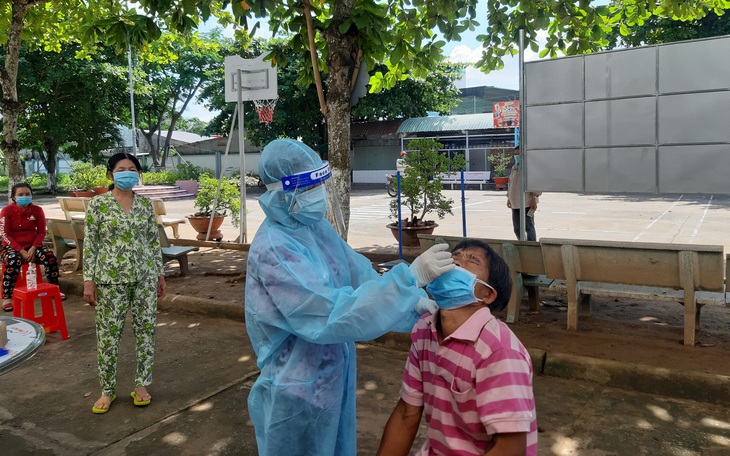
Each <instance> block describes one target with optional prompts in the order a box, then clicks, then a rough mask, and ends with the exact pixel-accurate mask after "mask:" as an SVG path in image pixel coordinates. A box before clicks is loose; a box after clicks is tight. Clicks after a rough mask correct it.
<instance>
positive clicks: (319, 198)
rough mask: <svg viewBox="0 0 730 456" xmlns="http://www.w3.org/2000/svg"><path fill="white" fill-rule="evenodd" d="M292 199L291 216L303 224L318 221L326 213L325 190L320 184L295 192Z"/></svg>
mask: <svg viewBox="0 0 730 456" xmlns="http://www.w3.org/2000/svg"><path fill="white" fill-rule="evenodd" d="M294 201H295V203H294V206H293V207H292V210H291V216H292V217H293V218H294V219H295V220H297V221H299V222H301V223H303V224H305V225H312V224H314V223H317V222H319V221H320V220H322V219H323V218H324V215H325V214H326V213H327V191H326V190H325V189H324V186H322V185H319V186H317V187H314V188H311V189H309V190H307V191H304V192H302V193H298V194H296V195H295V196H294Z"/></svg>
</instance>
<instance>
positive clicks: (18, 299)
mask: <svg viewBox="0 0 730 456" xmlns="http://www.w3.org/2000/svg"><path fill="white" fill-rule="evenodd" d="M38 299H40V300H41V314H40V315H36V313H35V302H36V300H38ZM13 316H14V317H19V318H25V319H27V320H33V321H35V322H36V323H38V324H40V325H43V329H45V331H46V333H50V332H54V331H59V330H60V331H61V339H68V329H67V328H66V315H65V314H64V313H63V301H62V300H61V289H60V288H59V287H58V285H54V284H52V283H39V284H38V287H37V288H36V289H34V290H28V288H27V287H26V286H25V284H23V285H17V286H16V287H15V289H14V290H13Z"/></svg>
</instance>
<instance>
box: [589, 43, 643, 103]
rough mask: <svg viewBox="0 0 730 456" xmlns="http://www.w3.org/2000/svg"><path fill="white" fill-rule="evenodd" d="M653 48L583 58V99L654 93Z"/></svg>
mask: <svg viewBox="0 0 730 456" xmlns="http://www.w3.org/2000/svg"><path fill="white" fill-rule="evenodd" d="M656 55H657V51H656V48H654V47H651V48H643V49H631V50H630V51H629V50H625V51H616V52H606V53H600V54H591V55H586V56H585V71H586V77H585V84H586V90H585V96H586V100H595V99H605V98H618V97H629V96H640V95H652V96H653V95H655V94H656V71H657V69H656V65H654V62H655V61H656Z"/></svg>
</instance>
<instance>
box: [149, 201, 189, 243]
mask: <svg viewBox="0 0 730 456" xmlns="http://www.w3.org/2000/svg"><path fill="white" fill-rule="evenodd" d="M152 205H153V206H154V208H155V215H156V216H157V223H159V224H161V225H162V226H164V227H165V228H167V227H171V228H172V235H173V237H174V238H175V239H179V238H180V233H179V232H178V226H179V225H180V224H181V223H185V219H184V218H177V217H165V215H167V209H166V208H165V202H164V201H162V200H161V199H159V198H152Z"/></svg>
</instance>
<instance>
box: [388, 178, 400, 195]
mask: <svg viewBox="0 0 730 456" xmlns="http://www.w3.org/2000/svg"><path fill="white" fill-rule="evenodd" d="M385 188H386V190H388V195H389V196H398V179H397V178H396V176H395V174H386V175H385Z"/></svg>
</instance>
